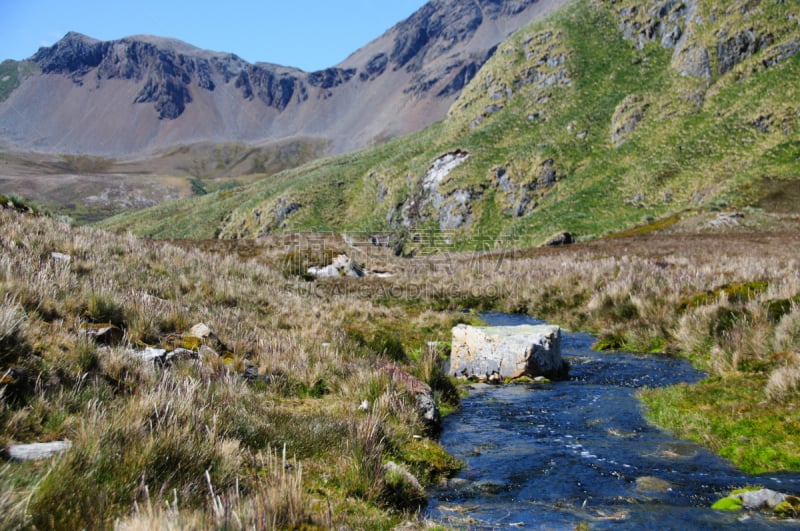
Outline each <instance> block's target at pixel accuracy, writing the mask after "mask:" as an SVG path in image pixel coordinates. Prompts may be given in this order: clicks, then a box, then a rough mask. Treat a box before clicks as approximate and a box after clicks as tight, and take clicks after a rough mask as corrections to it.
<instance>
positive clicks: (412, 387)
mask: <svg viewBox="0 0 800 531" xmlns="http://www.w3.org/2000/svg"><path fill="white" fill-rule="evenodd" d="M383 370H384V372H386V373H387V374H389V376H391V378H392V383H393V384H394V385H400V386H403V387H404V388H405V389H406V390H408V391H409V392H411V393H413V394H414V396H415V398H416V399H417V412H418V413H419V416H420V418H421V419H422V421H423V422H424V423H425V425H426V426H427V427H428V428H429V429H433V430H438V429H439V427H440V422H441V415H440V414H439V406H438V405H437V404H436V398H435V397H434V396H433V390H432V389H431V386H429V385H428V384H426V383H425V382H423V381H422V380H420V379H419V378H416V377H414V376H411V375H410V374H408V373H407V372H406V371H404V370H403V369H401V368H400V367H398V366H396V365H392V364H389V365H385V366H384V367H383Z"/></svg>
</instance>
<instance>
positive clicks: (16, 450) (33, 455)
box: [8, 441, 72, 461]
mask: <svg viewBox="0 0 800 531" xmlns="http://www.w3.org/2000/svg"><path fill="white" fill-rule="evenodd" d="M70 448H72V443H71V442H70V441H57V442H49V443H32V444H14V445H11V446H9V447H8V455H9V457H10V458H11V459H13V460H15V461H36V460H39V459H47V458H49V457H52V456H54V455H56V454H60V453H62V452H66V451H67V450H69V449H70Z"/></svg>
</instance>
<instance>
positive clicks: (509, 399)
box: [427, 313, 800, 529]
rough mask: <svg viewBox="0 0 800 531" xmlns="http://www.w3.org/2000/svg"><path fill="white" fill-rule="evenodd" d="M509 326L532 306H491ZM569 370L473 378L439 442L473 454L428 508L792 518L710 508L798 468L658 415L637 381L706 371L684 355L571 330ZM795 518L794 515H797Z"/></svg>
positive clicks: (459, 521) (786, 488)
mask: <svg viewBox="0 0 800 531" xmlns="http://www.w3.org/2000/svg"><path fill="white" fill-rule="evenodd" d="M482 317H484V319H486V320H487V322H488V323H490V324H494V325H498V326H500V325H502V326H513V325H519V324H532V323H533V320H532V319H530V318H528V317H527V316H522V315H500V314H491V313H490V314H483V315H482ZM561 342H562V350H563V354H564V356H566V357H567V358H568V359H569V360H570V362H571V366H572V371H571V375H570V378H569V380H566V381H554V382H551V383H547V384H538V385H534V384H516V385H509V386H491V385H483V384H475V385H471V386H470V394H469V396H467V397H465V398H464V399H463V401H462V409H461V410H459V411H458V412H456V413H455V414H453V415H452V416H451V417H448V418H447V419H445V421H444V432H443V434H442V438H441V442H442V444H443V445H444V446H445V448H446V449H447V450H448V451H450V452H452V453H453V454H454V455H455V456H456V457H458V458H459V459H462V460H464V461H465V463H466V466H465V468H464V470H463V471H462V472H460V473H459V474H458V475H457V476H456V477H455V478H453V479H452V480H450V481H448V482H447V483H446V485H445V486H443V487H441V488H439V489H435V490H434V491H433V492H432V494H431V503H430V506H429V509H428V512H427V515H428V516H429V517H431V518H432V519H434V520H436V521H440V522H444V523H445V524H447V525H450V526H453V527H455V528H459V529H461V528H470V529H497V528H500V527H505V526H510V525H512V524H517V525H518V526H519V527H525V528H534V529H539V528H547V529H588V528H591V529H616V528H618V527H619V526H621V525H622V526H625V527H626V528H631V529H650V528H656V529H709V528H718V527H725V528H733V529H737V528H739V529H782V528H785V526H786V525H787V522H785V521H781V520H780V519H777V520H776V519H775V517H774V515H772V514H770V513H768V512H764V513H758V512H754V513H750V514H748V515H747V517H746V519H745V521H741V520H740V518H742V516H743V515H742V514H741V513H738V514H737V513H725V512H718V511H714V510H711V506H712V504H714V503H715V502H716V501H717V500H719V499H720V498H723V497H725V496H727V495H728V494H729V493H730V491H731V490H734V489H737V488H740V487H742V486H745V485H757V484H761V485H766V486H769V487H770V488H773V489H777V490H780V491H783V492H789V493H796V492H800V473H794V474H780V475H777V477H776V475H775V474H771V475H766V476H752V475H747V474H745V473H743V472H742V471H741V470H739V469H737V468H736V467H734V466H733V465H731V464H730V463H729V462H728V461H726V460H724V459H721V458H720V457H718V456H717V455H715V454H714V453H712V452H711V451H709V450H708V449H706V448H704V447H703V446H702V445H700V444H697V443H692V442H689V441H686V440H681V439H678V438H675V437H673V436H671V435H670V434H669V433H666V432H664V431H663V430H661V429H658V428H656V427H654V426H653V425H652V424H650V423H648V422H647V421H646V420H645V419H644V418H643V416H642V410H641V409H642V408H641V407H640V402H639V400H638V398H637V393H638V391H639V390H640V389H642V388H644V387H648V388H652V389H661V388H664V387H665V386H673V385H675V384H693V383H697V382H699V381H700V380H701V379H702V378H703V374H702V373H701V372H699V371H697V370H696V369H694V368H693V367H692V365H691V364H690V363H689V362H688V361H686V360H683V359H680V358H677V357H674V356H665V355H655V354H633V353H625V352H619V353H601V352H597V351H594V350H592V349H591V345H592V343H593V342H594V338H593V337H592V336H591V335H589V334H584V333H574V332H565V333H564V334H563V335H562V341H561ZM789 525H791V524H789Z"/></svg>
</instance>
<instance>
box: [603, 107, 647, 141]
mask: <svg viewBox="0 0 800 531" xmlns="http://www.w3.org/2000/svg"><path fill="white" fill-rule="evenodd" d="M649 107H650V104H649V103H647V102H645V101H644V100H643V99H642V97H641V96H638V95H632V96H628V97H626V98H625V99H624V100H622V103H620V104H619V105H617V107H616V109H615V110H614V116H613V117H612V118H611V143H612V144H614V146H615V147H620V146H621V145H622V144H624V143H625V142H626V141H627V140H628V137H629V136H630V134H631V133H632V132H633V131H634V130H636V126H637V125H638V124H639V122H641V121H642V120H644V117H645V112H646V111H647V109H648V108H649Z"/></svg>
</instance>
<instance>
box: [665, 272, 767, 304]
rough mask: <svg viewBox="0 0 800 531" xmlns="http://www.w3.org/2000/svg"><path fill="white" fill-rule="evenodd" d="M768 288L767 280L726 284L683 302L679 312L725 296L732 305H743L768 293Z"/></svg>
mask: <svg viewBox="0 0 800 531" xmlns="http://www.w3.org/2000/svg"><path fill="white" fill-rule="evenodd" d="M767 288H769V282H768V281H766V280H756V281H752V282H740V283H735V284H725V285H723V286H720V287H719V288H716V289H713V290H708V291H705V292H703V293H698V294H697V295H693V296H692V297H689V298H688V299H686V300H684V301H681V302H680V303H678V305H677V309H678V311H679V312H684V311H686V310H687V309H688V308H696V307H698V306H705V305H707V304H711V303H714V302H716V301H717V300H719V297H720V296H721V295H723V294H724V295H726V296H727V299H728V302H729V303H730V304H743V303H745V302H749V301H751V300H753V299H754V298H756V297H757V296H759V295H760V294H762V293H764V292H765V291H767Z"/></svg>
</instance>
